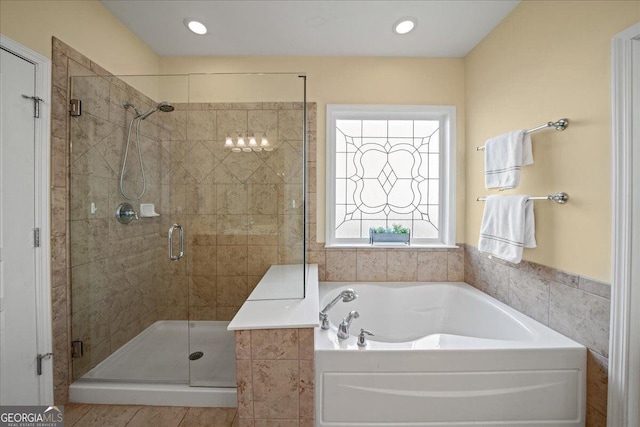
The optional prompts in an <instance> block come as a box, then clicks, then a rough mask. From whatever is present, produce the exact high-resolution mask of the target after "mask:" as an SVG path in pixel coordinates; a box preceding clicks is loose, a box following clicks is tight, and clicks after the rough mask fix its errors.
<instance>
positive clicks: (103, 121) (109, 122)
mask: <svg viewBox="0 0 640 427" xmlns="http://www.w3.org/2000/svg"><path fill="white" fill-rule="evenodd" d="M67 67H68V68H67V69H68V75H69V76H74V77H73V78H71V81H70V85H71V86H70V96H71V98H75V99H80V100H82V106H83V111H82V115H81V116H80V117H71V118H70V120H69V125H70V130H69V132H70V135H69V137H70V146H71V151H70V154H69V159H70V160H69V161H70V167H69V170H70V208H69V220H70V222H69V238H70V255H71V260H70V261H71V283H72V284H71V290H72V293H71V313H72V324H71V326H72V335H71V338H72V339H73V340H81V341H82V342H83V344H84V356H83V357H81V358H75V359H73V377H74V379H77V378H80V377H81V376H82V375H84V374H85V373H86V372H87V371H88V370H90V369H91V368H93V367H94V366H96V365H97V364H98V363H100V362H101V361H102V360H104V359H105V358H106V357H108V356H109V355H110V354H112V353H113V352H114V351H115V350H117V349H118V348H120V347H121V346H122V345H123V344H125V343H126V342H127V341H129V340H130V339H131V338H133V337H134V336H136V335H137V334H138V333H140V332H141V331H142V330H143V329H145V328H146V327H147V326H149V325H151V324H152V323H153V322H155V321H156V319H157V317H158V316H157V304H158V303H161V304H162V303H165V301H164V300H163V297H164V295H162V294H161V293H160V294H158V293H157V292H156V289H157V284H156V282H157V280H156V270H157V267H158V265H157V264H158V261H157V259H158V258H157V256H156V254H157V248H158V247H160V246H164V245H163V240H162V239H161V238H160V231H161V229H160V224H161V219H160V218H158V217H155V218H140V220H134V221H132V222H131V223H129V224H120V223H118V222H117V221H116V220H115V218H114V212H115V209H116V207H117V206H118V205H119V204H120V203H121V202H124V201H127V200H126V199H125V198H124V197H123V196H122V195H121V194H120V189H119V176H120V170H121V167H122V159H123V158H124V152H125V147H126V142H127V139H128V135H129V124H130V121H131V119H132V118H133V117H134V115H135V113H134V112H133V110H131V109H130V110H126V109H125V108H124V107H123V103H125V102H129V103H131V104H133V105H135V106H136V107H137V108H139V109H140V110H142V111H146V110H148V109H149V108H151V106H152V105H154V104H155V102H154V101H153V100H151V99H149V98H147V97H146V96H144V95H142V94H141V93H140V92H139V91H137V90H135V89H133V88H132V87H131V86H129V85H127V84H125V83H124V82H122V81H121V80H119V79H118V78H116V77H112V76H109V75H100V76H99V75H97V74H96V73H95V72H94V71H92V70H91V69H90V68H87V67H86V64H84V65H83V64H81V63H79V62H77V61H75V60H74V59H68V61H67ZM94 68H95V67H94ZM103 74H106V73H103ZM138 138H139V142H140V145H141V148H142V153H143V159H144V167H145V176H146V191H145V193H144V195H143V196H142V197H141V198H140V199H139V200H135V201H134V200H130V201H129V202H130V203H131V204H132V205H133V206H134V209H136V210H139V205H140V203H155V204H156V205H157V206H159V207H160V209H161V210H160V212H163V210H162V209H163V208H164V204H163V203H162V195H163V194H162V191H161V190H162V187H161V183H162V177H163V175H164V172H165V171H164V170H163V169H165V168H166V165H165V164H163V161H162V160H163V158H164V157H166V156H164V153H163V144H162V142H163V141H169V140H170V134H169V130H168V129H167V128H165V127H164V126H162V117H160V115H154V116H151V117H149V118H147V119H146V120H144V121H141V122H140V126H139V129H136V126H135V125H134V127H133V129H132V131H131V140H132V142H131V145H130V148H129V153H128V159H127V163H126V168H125V175H124V178H125V181H124V190H125V193H126V194H127V195H128V196H130V197H135V196H136V195H137V194H139V193H140V192H141V191H142V185H143V184H142V174H141V169H140V167H139V163H138V157H137V149H138V147H137V145H136V144H135V141H137V139H138ZM92 204H93V205H94V206H95V212H92V211H91V207H92ZM164 212H166V211H164ZM185 289H186V286H185Z"/></svg>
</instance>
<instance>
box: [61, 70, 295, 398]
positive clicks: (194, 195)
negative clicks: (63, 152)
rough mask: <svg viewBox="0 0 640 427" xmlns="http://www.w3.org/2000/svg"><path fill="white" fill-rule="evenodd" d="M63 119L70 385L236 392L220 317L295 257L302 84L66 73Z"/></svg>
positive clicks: (238, 77)
mask: <svg viewBox="0 0 640 427" xmlns="http://www.w3.org/2000/svg"><path fill="white" fill-rule="evenodd" d="M71 98H73V99H78V100H80V101H81V105H82V112H81V115H77V116H72V117H70V142H71V144H70V145H71V150H70V154H69V156H70V157H69V164H70V168H69V179H70V210H69V212H70V214H69V230H70V246H71V251H70V253H71V267H72V268H71V275H72V278H71V283H72V286H71V288H72V291H71V293H72V295H71V301H72V306H71V310H72V336H73V340H74V341H73V345H72V348H73V377H74V380H75V381H107V382H118V381H123V382H144V383H156V382H157V383H169V384H186V385H189V386H192V387H193V386H199V387H235V385H236V382H235V342H234V335H233V333H232V332H229V331H227V330H226V327H227V324H228V322H229V320H231V318H233V316H234V315H235V313H236V312H237V311H238V309H239V308H240V306H241V305H242V304H243V303H244V301H245V300H246V299H247V298H248V297H249V295H250V294H251V292H252V291H253V289H254V288H255V286H256V285H257V283H258V282H259V280H260V279H261V277H262V276H263V275H264V274H265V273H266V271H267V270H268V269H269V267H271V266H272V265H281V264H295V265H299V266H300V276H301V277H300V286H299V287H296V288H295V289H291V288H287V289H286V290H284V289H283V290H282V291H281V292H278V291H277V290H276V291H275V292H273V293H272V294H271V295H268V296H266V297H265V296H264V295H263V296H261V297H260V298H270V297H273V298H303V297H304V283H305V279H306V268H304V266H305V250H304V248H305V200H304V197H305V173H306V171H305V168H304V165H305V142H306V137H305V133H306V127H305V117H306V115H305V99H304V98H305V78H304V77H303V76H300V75H299V74H297V73H296V74H190V75H165V76H77V77H72V78H71Z"/></svg>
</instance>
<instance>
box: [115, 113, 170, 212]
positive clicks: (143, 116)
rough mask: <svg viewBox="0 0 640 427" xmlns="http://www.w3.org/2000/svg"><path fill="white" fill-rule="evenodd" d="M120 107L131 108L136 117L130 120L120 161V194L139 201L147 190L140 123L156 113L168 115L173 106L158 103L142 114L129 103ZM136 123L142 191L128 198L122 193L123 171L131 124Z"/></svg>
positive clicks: (129, 143) (125, 164)
mask: <svg viewBox="0 0 640 427" xmlns="http://www.w3.org/2000/svg"><path fill="white" fill-rule="evenodd" d="M122 106H123V107H124V108H125V109H127V110H128V109H129V108H132V109H133V111H135V113H136V115H135V117H134V118H133V119H131V123H129V133H128V135H127V147H126V148H125V150H124V159H123V160H122V170H121V171H120V194H122V197H124V198H125V199H129V200H139V199H140V198H141V197H142V196H143V195H144V193H145V191H146V190H147V180H146V177H145V174H144V165H143V162H142V148H141V147H140V122H141V121H142V120H144V119H146V118H147V117H149V116H150V115H152V114H153V113H155V112H156V111H162V112H164V113H170V112H171V111H173V110H174V107H173V105H171V104H170V103H168V102H167V101H162V102H160V103H159V104H158V105H157V106H155V107H153V108H151V109H150V110H149V111H147V112H145V113H143V112H142V111H140V110H139V109H137V108H136V107H135V105H133V104H130V103H129V102H123V103H122ZM134 123H136V140H135V142H136V144H137V145H138V163H139V164H140V174H141V175H142V191H141V192H140V194H136V195H135V196H134V197H131V196H128V195H127V194H126V193H125V191H124V171H125V168H126V166H127V156H128V155H129V146H130V145H131V129H133V124H134Z"/></svg>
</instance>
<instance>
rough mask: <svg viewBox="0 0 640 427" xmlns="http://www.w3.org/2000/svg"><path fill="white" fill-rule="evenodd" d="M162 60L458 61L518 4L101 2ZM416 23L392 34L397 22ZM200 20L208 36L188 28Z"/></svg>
mask: <svg viewBox="0 0 640 427" xmlns="http://www.w3.org/2000/svg"><path fill="white" fill-rule="evenodd" d="M100 1H101V3H102V4H103V5H104V6H105V7H106V8H107V9H109V10H110V11H111V12H112V13H113V14H114V15H115V16H116V17H117V18H118V19H119V20H120V21H122V22H123V23H124V24H125V25H126V26H127V27H128V28H130V29H131V31H133V32H134V33H135V34H136V35H138V37H140V38H141V39H142V40H144V41H145V42H146V43H147V44H148V45H149V46H151V48H152V49H153V50H154V51H155V52H156V53H157V54H159V55H162V56H165V55H190V56H223V55H242V56H254V55H258V56H259V55H310V56H406V57H463V56H464V55H466V54H467V53H468V52H469V51H470V50H471V49H473V48H474V47H475V46H476V45H477V44H478V43H479V42H480V41H481V40H482V39H483V38H484V37H485V36H486V35H487V34H488V33H489V32H490V31H491V30H492V29H493V28H495V27H496V25H498V23H500V21H502V20H503V19H504V18H505V16H507V15H508V14H509V13H510V12H511V11H512V10H513V9H514V8H515V7H516V6H517V5H518V3H519V0H493V1H487V0H466V1H462V0H445V1H435V0H414V1H403V0H389V1H365V0H354V1H348V0H333V1H325V0H322V1H320V0H279V1H275V0H251V1H249V0H230V1H229V0H226V1H225V0H200V1H187V0H183V1H180V0H126V1H125V0H100ZM406 16H410V17H415V18H417V20H418V24H417V26H416V28H415V30H414V31H412V32H411V33H409V34H408V35H403V36H401V35H398V34H395V33H394V32H393V31H392V26H393V23H394V22H396V21H397V20H398V19H400V18H402V17H406ZM185 18H193V19H197V20H199V21H201V22H203V23H205V24H206V25H207V27H208V28H209V32H208V33H207V34H206V35H204V36H198V35H195V34H193V33H191V32H190V31H188V30H187V29H186V27H185V26H184V24H183V20H184V19H185Z"/></svg>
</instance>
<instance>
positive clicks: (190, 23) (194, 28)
mask: <svg viewBox="0 0 640 427" xmlns="http://www.w3.org/2000/svg"><path fill="white" fill-rule="evenodd" d="M182 22H184V25H186V26H187V28H188V29H189V30H191V32H193V33H196V34H199V35H203V34H207V27H205V25H204V24H203V23H202V22H200V21H196V20H195V19H191V18H186V19H185V20H184V21H182Z"/></svg>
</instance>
